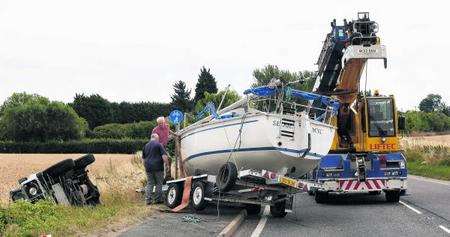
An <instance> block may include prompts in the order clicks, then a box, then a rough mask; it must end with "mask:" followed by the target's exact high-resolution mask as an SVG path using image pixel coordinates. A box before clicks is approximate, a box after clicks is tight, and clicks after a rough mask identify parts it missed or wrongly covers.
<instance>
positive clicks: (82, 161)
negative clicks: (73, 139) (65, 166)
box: [73, 154, 95, 169]
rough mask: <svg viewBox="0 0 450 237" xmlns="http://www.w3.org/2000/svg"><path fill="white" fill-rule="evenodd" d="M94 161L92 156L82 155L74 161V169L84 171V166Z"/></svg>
mask: <svg viewBox="0 0 450 237" xmlns="http://www.w3.org/2000/svg"><path fill="white" fill-rule="evenodd" d="M94 161H95V157H94V155H92V154H87V155H84V156H82V157H80V158H78V159H76V160H74V161H73V162H74V163H75V167H76V168H77V169H84V168H85V167H86V166H88V165H90V164H92V163H94Z"/></svg>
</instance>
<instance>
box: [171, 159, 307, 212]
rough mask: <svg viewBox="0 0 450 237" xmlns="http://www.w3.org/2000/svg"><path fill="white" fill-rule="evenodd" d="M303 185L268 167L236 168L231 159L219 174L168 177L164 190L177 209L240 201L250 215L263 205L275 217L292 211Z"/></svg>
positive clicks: (198, 208) (195, 209)
mask: <svg viewBox="0 0 450 237" xmlns="http://www.w3.org/2000/svg"><path fill="white" fill-rule="evenodd" d="M303 187H304V184H303V183H302V182H301V181H299V180H296V179H293V178H290V177H286V176H283V175H280V174H277V173H275V172H271V171H267V170H262V171H257V170H251V169H248V170H242V171H237V169H236V166H235V165H234V164H233V163H231V162H228V163H226V164H224V165H223V166H222V168H221V169H220V170H219V172H218V175H210V174H201V175H197V176H189V177H185V178H180V179H176V180H171V181H167V183H166V184H165V185H164V186H163V192H164V194H165V204H166V206H167V207H169V208H171V209H172V211H174V212H178V211H180V210H182V209H184V208H186V207H187V206H188V205H190V206H191V208H192V209H193V210H194V211H195V212H199V211H202V210H203V209H205V208H206V206H207V205H208V203H211V204H212V203H215V204H217V205H219V204H220V203H221V202H223V203H229V204H238V205H241V206H243V207H244V208H245V209H246V210H247V213H248V214H249V215H256V214H259V213H260V211H261V206H270V213H271V215H272V216H273V217H285V216H286V214H287V213H288V212H292V208H293V199H294V194H296V193H298V192H301V191H303Z"/></svg>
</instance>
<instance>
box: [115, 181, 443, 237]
mask: <svg viewBox="0 0 450 237" xmlns="http://www.w3.org/2000/svg"><path fill="white" fill-rule="evenodd" d="M295 204H296V205H295V209H294V212H293V213H288V215H287V216H286V217H285V218H282V219H277V218H272V217H270V214H268V213H267V211H268V210H267V211H266V213H265V214H267V215H265V214H262V215H259V216H250V217H247V218H246V220H245V221H244V223H243V224H242V225H241V227H240V228H239V229H238V231H237V233H236V234H235V236H238V237H244V236H252V237H258V236H295V237H300V236H333V237H338V236H383V237H389V236H395V237H398V236H427V237H428V236H450V182H445V181H437V180H432V179H425V178H421V177H416V176H409V178H408V192H407V195H406V196H403V197H401V201H400V203H395V204H393V203H386V202H385V199H384V195H378V196H369V195H359V196H350V197H349V196H340V197H336V199H335V200H334V201H332V202H331V203H328V204H316V203H315V201H314V198H313V197H312V196H309V195H308V194H306V193H301V194H298V195H297V196H296V197H295ZM222 210H223V211H222V212H223V213H222V214H223V215H221V217H220V218H217V217H216V214H217V213H216V212H215V209H214V208H209V209H207V210H206V212H205V213H202V214H200V215H197V214H196V215H195V216H198V217H200V218H201V220H202V221H201V222H200V223H198V224H195V223H185V222H182V221H181V218H182V217H183V216H184V215H186V214H173V213H164V214H161V215H158V216H153V217H151V218H149V219H148V220H147V221H145V222H144V223H143V224H141V225H139V226H137V227H135V228H132V229H130V230H128V231H127V232H125V233H123V234H122V236H216V235H217V234H218V233H219V232H220V231H221V229H223V228H224V227H225V226H226V225H227V223H228V222H229V221H231V219H232V218H233V217H234V215H236V213H238V212H239V209H233V208H229V207H228V208H223V209H222Z"/></svg>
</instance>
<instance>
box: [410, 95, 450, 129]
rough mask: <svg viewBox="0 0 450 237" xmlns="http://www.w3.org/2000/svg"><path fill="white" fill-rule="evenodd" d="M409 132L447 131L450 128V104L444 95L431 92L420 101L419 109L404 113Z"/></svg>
mask: <svg viewBox="0 0 450 237" xmlns="http://www.w3.org/2000/svg"><path fill="white" fill-rule="evenodd" d="M403 115H404V116H405V117H406V130H407V132H446V131H449V130H450V106H448V105H446V104H445V103H444V102H443V101H442V96H440V95H438V94H429V95H427V97H425V98H424V99H422V100H421V101H420V103H419V110H418V111H417V110H409V111H406V112H404V113H403Z"/></svg>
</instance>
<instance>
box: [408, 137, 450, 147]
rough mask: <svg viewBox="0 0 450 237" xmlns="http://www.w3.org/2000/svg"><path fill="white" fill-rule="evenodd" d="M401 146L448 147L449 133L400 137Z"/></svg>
mask: <svg viewBox="0 0 450 237" xmlns="http://www.w3.org/2000/svg"><path fill="white" fill-rule="evenodd" d="M402 146H403V147H404V148H406V147H412V146H446V147H450V134H447V135H436V136H414V137H404V138H402Z"/></svg>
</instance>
